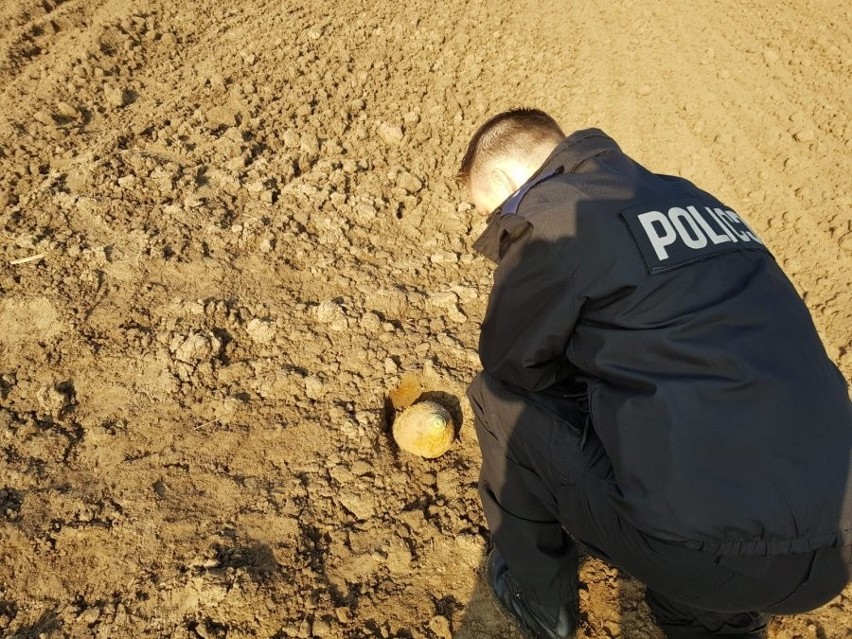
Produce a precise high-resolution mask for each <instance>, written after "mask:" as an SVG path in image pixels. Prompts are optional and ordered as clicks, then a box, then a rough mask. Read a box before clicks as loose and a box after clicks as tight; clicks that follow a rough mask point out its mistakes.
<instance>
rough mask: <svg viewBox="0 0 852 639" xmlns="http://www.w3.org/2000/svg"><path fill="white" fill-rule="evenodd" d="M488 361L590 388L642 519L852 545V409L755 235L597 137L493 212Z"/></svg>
mask: <svg viewBox="0 0 852 639" xmlns="http://www.w3.org/2000/svg"><path fill="white" fill-rule="evenodd" d="M476 247H477V249H478V250H480V251H481V252H483V253H484V254H485V255H487V256H488V257H490V258H492V259H493V260H495V261H497V262H499V264H498V267H497V269H496V271H495V274H494V287H493V290H492V292H491V296H490V298H489V303H488V309H487V313H486V316H485V319H484V322H483V325H482V333H481V337H480V345H479V353H480V358H481V360H482V364H483V367H484V370H485V371H486V372H487V373H489V374H490V375H492V376H494V377H496V378H498V379H500V380H501V381H503V382H506V383H508V384H511V385H513V386H515V387H518V388H520V389H523V390H525V391H528V392H535V393H552V392H560V389H566V390H569V389H570V388H572V387H576V386H577V384H579V385H580V387H581V388H585V392H586V393H587V399H588V404H589V413H590V416H591V420H590V421H591V427H592V428H593V429H594V433H595V434H596V435H597V437H599V438H600V440H601V442H602V444H603V446H604V448H605V450H606V452H607V454H608V456H609V458H610V460H611V462H612V466H613V477H612V482H611V483H610V490H609V495H610V498H611V499H612V501H613V502H614V504H615V505H616V507H617V508H618V509H619V510H620V511H621V513H622V514H623V515H624V516H625V517H626V518H628V520H630V521H632V522H633V523H634V524H635V525H636V526H637V527H639V528H640V529H641V530H644V531H645V532H647V533H648V534H650V535H653V536H655V537H658V538H662V539H666V540H671V541H676V542H679V543H683V544H686V545H688V546H690V547H694V548H699V549H705V550H708V551H712V552H716V553H720V554H727V555H739V554H751V555H760V554H778V553H788V552H806V551H809V550H813V549H816V548H820V547H826V546H833V545H838V544H843V543H849V542H850V541H852V481H850V456H851V455H852V407H851V406H850V402H849V395H848V392H847V388H846V383H845V382H844V380H843V378H842V376H841V375H840V373H839V371H838V370H837V368H836V367H835V366H834V365H833V364H832V362H831V361H830V360H829V358H828V357H827V355H826V352H825V349H824V348H823V345H822V343H821V342H820V339H819V337H818V335H817V332H816V330H815V328H814V325H813V322H812V320H811V317H810V315H809V313H808V311H807V309H806V307H805V305H804V304H803V302H802V300H801V299H800V298H799V296H798V294H797V293H796V291H795V289H794V288H793V286H792V285H791V284H790V282H789V280H788V279H787V278H786V276H785V275H784V273H783V272H782V271H781V269H780V268H779V267H778V265H777V264H776V262H775V260H774V259H773V257H772V255H771V254H770V253H769V251H768V250H767V249H766V247H765V246H764V245H763V244H762V243H761V241H760V239H759V237H758V235H757V234H756V233H755V232H754V231H753V230H752V229H751V228H749V227H748V226H747V224H746V223H745V222H744V221H743V220H742V218H741V217H740V216H739V215H738V214H737V213H736V212H735V211H733V210H732V209H731V208H729V207H727V206H725V205H724V204H722V203H721V202H719V201H718V200H717V199H716V198H714V197H713V196H711V195H709V194H708V193H705V192H704V191H702V190H700V189H698V188H697V187H695V186H694V185H693V184H691V183H690V182H688V181H686V180H684V179H680V178H676V177H670V176H664V175H656V174H653V173H651V172H649V171H648V170H646V169H645V168H643V167H642V166H640V165H639V164H637V163H636V162H634V161H633V160H631V159H630V158H629V157H627V156H626V155H625V154H624V153H622V152H621V150H620V149H619V147H618V145H617V144H616V143H615V142H614V141H613V140H612V139H611V138H609V137H607V136H606V135H605V134H604V133H603V132H601V131H599V130H597V129H590V130H586V131H579V132H577V133H574V134H573V135H571V136H570V137H568V138H567V139H566V140H565V141H564V142H563V143H562V144H561V145H560V146H559V147H558V148H557V149H556V150H555V151H554V152H553V154H552V155H551V156H550V157H549V159H548V160H547V161H546V162H545V163H544V165H543V166H542V167H541V169H540V170H539V171H538V172H537V173H536V175H534V176H533V177H532V178H531V179H530V180H529V181H528V182H527V183H526V184H525V185H524V186H523V187H522V188H521V189H519V190H518V191H517V192H516V193H515V194H514V195H513V196H512V197H511V198H509V199H508V200H507V201H506V202H504V203H503V205H502V206H501V207H500V208H499V209H497V211H495V213H494V214H493V216H492V218H491V220H490V221H489V224H488V227H487V229H486V231H485V232H484V233H483V235H482V237H480V238H479V240H477V244H476Z"/></svg>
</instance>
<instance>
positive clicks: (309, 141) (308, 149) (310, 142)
mask: <svg viewBox="0 0 852 639" xmlns="http://www.w3.org/2000/svg"><path fill="white" fill-rule="evenodd" d="M299 150H300V151H301V152H302V153H306V154H307V155H316V154H317V153H319V139H318V138H317V136H316V135H314V134H313V133H310V132H305V133H302V135H301V137H300V138H299Z"/></svg>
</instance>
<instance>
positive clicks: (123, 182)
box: [118, 175, 136, 189]
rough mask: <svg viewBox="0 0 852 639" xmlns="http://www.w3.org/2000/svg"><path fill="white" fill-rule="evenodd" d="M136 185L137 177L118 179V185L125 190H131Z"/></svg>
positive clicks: (130, 176)
mask: <svg viewBox="0 0 852 639" xmlns="http://www.w3.org/2000/svg"><path fill="white" fill-rule="evenodd" d="M134 184H136V176H135V175H125V176H122V177H120V178H118V185H119V186H120V187H121V188H123V189H129V188H131V187H132V186H133V185H134Z"/></svg>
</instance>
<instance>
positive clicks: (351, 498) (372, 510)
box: [338, 492, 376, 520]
mask: <svg viewBox="0 0 852 639" xmlns="http://www.w3.org/2000/svg"><path fill="white" fill-rule="evenodd" d="M338 500H339V501H340V505H341V506H343V507H344V508H345V509H346V510H348V511H349V512H350V513H352V514H353V515H355V516H356V517H357V518H358V519H362V520H364V519H370V518H371V517H372V516H373V515H375V514H376V501H375V497H373V495H372V494H371V493H369V492H359V493H355V492H344V493H342V494H340V495H338Z"/></svg>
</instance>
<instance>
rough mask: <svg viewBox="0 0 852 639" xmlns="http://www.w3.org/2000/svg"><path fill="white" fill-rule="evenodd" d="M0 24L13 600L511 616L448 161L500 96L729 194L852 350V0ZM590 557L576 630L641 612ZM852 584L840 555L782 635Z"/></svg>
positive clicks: (27, 6) (390, 9)
mask: <svg viewBox="0 0 852 639" xmlns="http://www.w3.org/2000/svg"><path fill="white" fill-rule="evenodd" d="M0 25H2V33H0V331H2V332H0V406H2V408H0V449H1V450H2V458H0V459H2V461H0V464H1V465H0V543H2V548H3V555H2V558H0V634H2V635H3V636H6V637H28V638H29V637H51V638H53V637H75V638H76V637H177V638H195V637H201V638H207V639H212V638H225V637H227V638H229V639H237V638H241V637H264V638H269V637H278V638H281V637H328V638H335V637H407V638H412V639H413V638H417V639H421V638H446V637H450V636H454V637H459V638H480V639H482V638H485V637H515V636H516V635H515V634H514V633H513V631H512V629H511V628H510V627H508V626H507V625H506V624H505V623H504V622H503V621H502V619H501V618H500V617H499V616H498V615H497V614H496V612H495V609H494V608H493V607H492V605H491V603H490V602H489V601H488V599H487V597H486V595H485V591H484V590H483V587H482V584H481V581H479V578H478V572H479V570H480V567H481V562H482V558H483V552H484V549H485V545H486V531H485V529H484V526H483V519H482V515H481V513H480V508H479V503H478V499H477V495H476V478H477V466H478V462H479V459H478V449H477V446H476V441H475V437H474V433H473V430H472V425H471V422H470V414H469V409H468V407H467V405H466V402H465V400H464V395H463V393H464V388H465V386H466V384H467V382H469V380H470V379H471V378H472V376H473V375H474V374H475V372H476V370H477V363H478V360H477V356H476V350H475V348H476V340H477V331H478V322H479V320H480V318H481V317H482V313H483V310H484V304H485V301H486V299H487V294H488V290H489V284H490V266H489V265H488V264H487V263H486V262H485V261H484V260H483V259H482V258H479V257H476V256H474V255H473V254H472V252H471V244H472V241H473V239H475V236H476V232H477V230H478V229H479V228H480V227H481V225H482V220H481V219H479V218H478V217H477V216H476V215H475V214H474V212H473V211H472V209H471V207H470V206H469V204H467V203H465V202H464V196H463V194H462V193H460V192H459V190H458V189H457V187H456V186H455V184H454V182H453V180H452V176H453V174H454V172H455V169H456V166H457V163H458V160H459V158H460V156H461V154H462V151H463V148H464V145H465V143H466V141H467V139H468V137H469V136H470V134H471V133H472V131H473V130H474V128H475V127H476V125H477V124H478V123H479V122H481V121H482V120H483V119H484V118H485V117H486V116H487V115H489V114H491V113H494V112H496V111H498V110H500V109H503V108H507V107H509V106H518V105H537V106H540V107H542V108H545V109H547V110H549V111H550V112H552V113H553V114H554V115H555V116H557V117H558V119H559V120H560V121H561V122H562V123H563V124H564V126H565V127H566V128H567V129H569V130H573V129H576V128H583V127H586V126H591V125H594V126H599V127H601V128H603V129H604V130H605V131H607V132H608V133H610V134H611V135H613V136H614V137H615V138H616V139H617V140H619V142H620V143H621V144H622V146H623V147H624V148H625V150H626V151H627V152H628V153H630V154H632V155H633V156H634V157H636V158H637V159H639V160H640V161H642V162H643V163H645V164H646V165H648V166H649V167H651V168H653V169H654V170H656V171H659V172H667V173H677V174H681V175H684V176H686V177H688V178H691V179H693V180H694V181H696V182H698V183H699V184H700V185H702V186H704V187H705V188H707V189H708V190H710V191H713V192H715V193H716V194H717V195H718V196H719V197H720V198H722V199H723V200H725V201H726V202H728V203H730V204H731V205H732V206H733V207H734V208H736V209H737V210H740V211H742V212H744V213H746V214H747V216H748V217H749V219H750V221H751V222H752V223H753V225H754V226H755V227H757V229H758V230H759V231H760V232H761V233H762V235H763V237H764V238H765V239H766V240H767V243H768V244H769V245H770V247H771V248H772V249H773V251H774V252H775V254H776V256H777V258H778V260H779V262H780V263H781V264H782V265H783V267H784V269H785V270H786V272H787V273H788V274H789V275H790V276H791V277H792V278H793V279H794V281H795V282H796V285H797V287H798V290H799V291H800V292H801V294H802V295H803V296H804V298H805V300H806V302H807V304H808V306H809V307H810V309H811V311H812V313H813V315H814V317H815V320H816V322H817V324H818V327H819V329H820V331H821V334H822V336H823V337H824V339H825V343H826V345H827V348H828V350H829V353H830V355H831V356H832V358H833V359H834V360H835V361H836V362H837V363H838V364H839V365H840V367H841V368H842V370H843V372H844V375H845V376H846V377H847V379H848V378H849V377H850V373H852V348H850V335H852V277H850V275H852V215H850V210H852V206H850V204H852V202H850V192H852V191H850V165H849V157H850V150H852V148H851V147H852V142H850V138H852V136H850V133H852V131H850V119H849V114H850V86H851V85H850V61H852V48H850V43H849V33H850V5H849V4H848V3H845V2H841V1H840V0H810V1H808V0H797V1H791V2H784V3H779V2H774V1H773V0H743V1H741V2H731V1H726V2H721V1H720V2H702V3H698V2H688V1H686V0H680V1H675V2H666V3H663V2H654V1H652V0H624V1H622V2H615V3H589V2H586V3H552V2H551V3H548V2H543V1H542V0H530V1H528V2H522V1H518V2H513V3H504V2H499V1H497V0H472V1H470V2H460V1H457V2H448V3H435V2H426V1H425V0H412V1H411V2H406V3H384V2H378V1H376V0H352V1H351V2H335V1H332V0H314V1H311V2H291V1H290V0H283V1H273V0H242V1H237V2H221V1H219V2H214V1H212V0H198V1H189V0H177V1H170V2H167V1H165V0H139V1H135V2H129V1H120V0H3V1H2V2H0ZM39 255H40V256H41V257H39V258H37V259H33V260H31V261H27V262H23V263H15V262H16V261H17V260H20V259H21V258H28V257H33V256H39ZM778 346H779V348H783V346H784V345H783V344H779V345H778ZM404 373H413V374H416V375H418V376H419V379H420V380H421V382H422V383H423V384H424V385H425V387H426V388H427V390H429V391H431V392H433V394H434V396H435V397H436V398H438V399H439V400H441V401H443V402H444V403H445V404H446V405H447V406H448V407H449V408H450V409H451V410H452V411H454V412H455V414H456V416H457V417H458V418H460V419H461V420H462V425H461V428H460V436H459V440H458V441H457V442H456V444H455V446H454V448H453V450H452V451H451V452H450V453H448V454H447V455H445V456H444V457H442V458H440V459H438V460H434V461H425V460H419V459H415V458H411V457H409V456H407V455H404V454H399V453H398V452H397V451H396V449H395V448H394V446H393V445H392V442H391V441H390V440H389V437H388V430H387V426H388V414H387V412H386V408H385V406H386V397H387V393H388V391H389V389H391V388H392V387H393V386H394V385H395V384H396V383H397V382H398V381H399V378H400V376H401V375H403V374H404ZM582 579H583V583H584V586H583V591H582V595H583V598H582V601H583V609H584V612H583V627H582V635H581V636H582V637H585V638H601V639H603V638H610V637H611V638H615V637H623V638H624V639H634V638H635V639H639V638H645V639H659V638H660V637H661V636H662V635H661V634H660V632H659V631H658V630H657V629H656V627H655V626H654V625H653V622H652V621H651V619H650V618H649V616H648V610H647V607H646V605H645V604H644V603H643V602H642V601H641V595H642V588H641V586H640V585H639V584H637V583H636V582H635V581H632V580H630V579H629V578H628V577H626V576H624V575H620V574H618V572H617V571H615V570H613V569H610V568H608V567H606V566H604V565H602V564H600V563H598V562H596V561H591V560H589V561H587V562H586V563H585V564H584V567H583V572H582ZM850 619H852V589H847V591H846V593H845V594H844V595H842V596H840V597H838V598H837V599H836V600H835V601H833V602H832V603H830V604H829V605H827V606H825V607H823V608H822V609H820V610H817V611H814V612H812V613H809V614H804V615H799V616H796V617H790V618H785V619H775V620H773V622H772V625H771V632H770V637H772V638H777V639H793V638H801V639H842V638H844V637H849V636H852V635H850V631H849V627H850V625H852V624H850Z"/></svg>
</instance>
